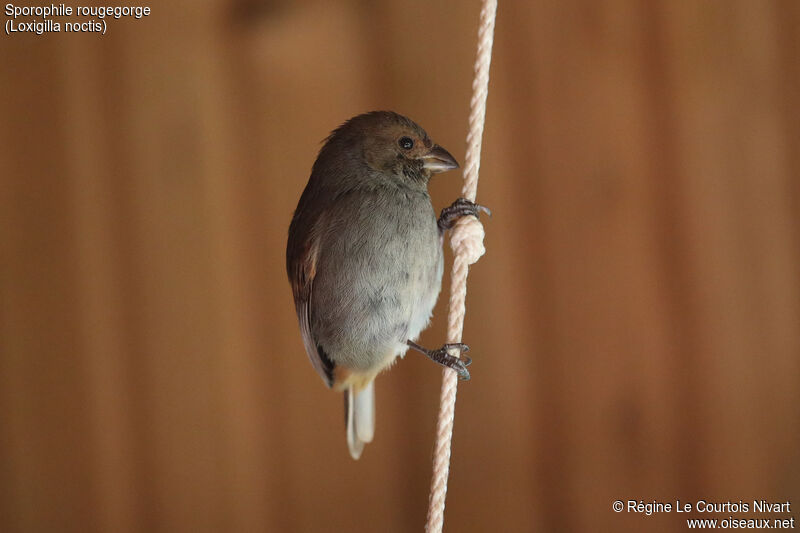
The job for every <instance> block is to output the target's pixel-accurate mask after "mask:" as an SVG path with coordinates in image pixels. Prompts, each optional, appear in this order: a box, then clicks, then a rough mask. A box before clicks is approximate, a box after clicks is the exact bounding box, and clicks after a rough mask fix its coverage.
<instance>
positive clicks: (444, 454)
mask: <svg viewBox="0 0 800 533" xmlns="http://www.w3.org/2000/svg"><path fill="white" fill-rule="evenodd" d="M496 12H497V0H483V5H482V7H481V18H480V25H479V27H478V54H477V58H476V59H475V78H474V80H473V82H472V100H470V111H469V133H468V134H467V155H466V161H465V163H464V187H463V188H462V189H461V195H462V196H463V197H464V198H466V199H468V200H471V201H473V202H474V201H475V195H476V193H477V190H478V170H479V169H480V166H481V141H482V139H483V124H484V121H485V119H486V97H487V96H488V94H489V65H490V64H491V62H492V42H493V40H494V20H495V15H496ZM450 246H451V247H452V248H453V252H454V254H455V258H454V260H453V272H452V275H451V280H450V311H449V314H448V317H447V342H448V343H458V342H461V334H462V333H463V331H464V314H465V313H466V306H465V300H466V297H467V273H468V271H469V265H471V264H472V263H474V262H476V261H477V260H478V259H479V258H480V257H481V256H482V255H483V253H484V252H485V251H486V250H485V248H484V247H483V225H482V224H481V223H480V222H479V221H478V220H477V219H475V218H473V217H465V218H462V219H461V220H459V221H458V222H457V223H456V225H455V227H454V228H453V231H452V234H451V236H450ZM452 355H458V354H457V353H453V354H452ZM457 385H458V376H457V374H456V372H455V371H454V370H452V369H449V368H445V369H444V372H443V374H442V392H441V395H440V398H439V402H440V404H439V421H438V423H437V426H436V448H435V449H434V457H433V478H432V480H431V494H430V501H429V504H428V522H427V524H426V525H425V531H426V532H427V533H440V532H441V531H442V527H443V526H444V503H445V496H446V494H447V476H448V474H449V473H450V442H451V440H452V438H453V422H454V420H455V409H456V387H457Z"/></svg>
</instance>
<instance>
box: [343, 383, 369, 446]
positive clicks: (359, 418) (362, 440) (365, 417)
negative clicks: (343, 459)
mask: <svg viewBox="0 0 800 533" xmlns="http://www.w3.org/2000/svg"><path fill="white" fill-rule="evenodd" d="M374 383H375V382H374V381H370V382H369V385H367V386H366V387H364V388H363V389H361V390H360V391H358V392H356V391H355V389H354V388H353V386H352V385H351V386H349V387H348V388H347V389H345V391H344V416H345V423H346V429H347V447H348V448H349V449H350V455H351V456H352V457H353V459H358V458H359V457H361V452H362V451H364V445H365V444H366V443H368V442H372V437H373V435H374V434H375V385H374Z"/></svg>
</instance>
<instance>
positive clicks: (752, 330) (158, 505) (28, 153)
mask: <svg viewBox="0 0 800 533" xmlns="http://www.w3.org/2000/svg"><path fill="white" fill-rule="evenodd" d="M152 8H153V14H152V15H151V16H150V17H149V18H148V19H145V20H142V21H131V20H128V21H109V31H108V34H107V35H106V36H104V37H100V36H98V35H84V36H75V35H68V34H50V35H43V36H19V35H15V36H11V37H8V36H3V37H2V45H1V46H0V57H2V64H3V68H2V69H0V102H2V107H1V108H0V109H2V112H1V113H0V117H1V118H0V123H1V124H2V126H1V127H0V135H2V137H0V158H1V159H0V165H2V167H0V168H2V171H1V173H0V174H1V175H2V178H0V298H1V300H0V302H1V304H2V305H0V531H3V532H54V531H59V532H67V531H76V532H77V531H80V532H91V531H113V532H138V531H164V532H182V531H186V532H189V531H191V532H203V531H208V532H219V531H237V532H238V531H242V532H244V531H287V532H290V531H303V532H306V531H348V532H357V531H364V532H367V531H387V532H395V531H396V532H401V531H420V530H421V529H422V524H423V523H424V519H425V512H426V505H427V493H428V484H429V476H430V459H431V451H432V446H433V437H434V425H435V418H436V412H437V403H438V387H439V382H440V372H439V371H438V370H437V369H436V368H435V367H434V366H433V365H431V364H430V363H429V362H428V361H425V360H423V358H420V357H415V356H414V355H409V356H408V358H407V359H406V360H404V361H402V362H401V363H400V364H399V365H397V366H396V367H395V368H394V369H393V370H392V371H391V372H390V373H389V374H387V375H385V376H382V377H381V378H380V379H379V381H378V386H377V392H378V411H379V420H378V427H377V436H376V440H375V442H374V443H373V444H372V445H370V446H369V448H368V449H367V450H366V452H365V453H364V456H363V457H362V459H361V460H360V461H358V462H353V461H352V460H350V458H349V457H348V455H347V452H346V447H345V442H344V433H343V427H342V413H341V399H340V398H339V396H338V395H335V394H332V393H330V392H329V391H327V390H325V388H324V387H323V386H322V384H321V382H320V380H319V378H318V377H317V376H316V374H315V373H314V372H313V370H312V369H311V366H310V365H309V364H308V362H307V360H306V356H305V355H304V353H303V349H302V344H301V341H300V336H299V332H298V328H297V325H296V319H295V316H294V311H293V306H292V302H291V295H290V290H289V286H288V283H287V281H286V279H285V273H284V267H283V264H284V259H283V257H284V247H285V238H286V231H287V227H288V223H289V219H290V217H291V213H292V210H293V208H294V206H295V204H296V201H297V199H298V197H299V194H300V192H301V190H302V188H303V186H304V184H305V181H306V179H307V176H308V172H309V170H310V167H311V164H312V162H313V159H314V157H315V155H316V151H317V150H318V148H319V142H320V140H321V139H323V138H324V137H325V136H326V135H327V133H328V132H329V130H330V129H332V128H333V127H335V126H336V125H338V124H339V123H340V122H342V121H343V120H345V119H346V118H348V117H349V116H352V115H354V114H357V113H359V112H363V111H366V110H370V109H381V108H389V109H395V110H397V111H400V112H403V113H406V114H408V115H410V116H411V117H413V118H415V119H416V120H418V121H419V122H420V123H422V124H423V126H424V127H425V128H426V129H427V130H428V132H429V133H430V134H431V135H432V136H433V137H434V138H435V139H436V140H437V141H438V142H439V143H440V144H442V145H443V146H445V147H447V148H448V149H450V150H451V151H452V152H453V153H454V154H457V157H458V158H459V159H463V152H464V148H463V147H464V141H463V138H464V134H465V132H466V128H467V111H468V101H469V95H470V83H471V65H472V61H473V55H474V42H475V32H476V25H477V17H478V9H479V6H478V2H465V3H456V2H441V3H432V2H423V1H421V0H411V1H407V2H388V1H382V2H366V1H361V2H358V1H350V2H322V1H304V2H288V1H264V2H263V3H262V2H257V1H255V0H252V1H244V0H242V1H241V2H230V1H223V0H205V1H203V2H189V1H186V0H184V1H182V2H169V3H167V2H164V3H161V4H159V5H153V6H152ZM799 65H800V4H798V3H797V2H794V1H792V0H785V1H764V2H750V1H746V0H739V1H730V2H711V1H708V2H695V1H689V0H685V1H679V2H625V1H609V2H580V1H570V2H561V1H549V0H548V1H534V2H503V1H502V0H501V2H500V11H499V19H498V23H497V39H496V45H495V58H494V63H493V66H492V85H491V90H490V97H489V107H488V123H487V131H486V137H485V144H484V146H485V152H484V159H483V164H482V167H481V168H482V180H481V184H480V189H479V199H480V201H481V202H482V203H485V204H486V205H488V206H491V207H492V209H493V211H494V213H495V216H494V217H493V218H492V219H490V220H488V221H487V222H486V227H487V233H488V235H487V247H488V250H489V251H488V254H487V255H486V256H485V257H484V258H483V259H482V260H481V261H480V262H479V263H478V264H477V265H476V266H475V267H473V269H472V275H471V277H470V288H469V297H468V314H467V322H466V329H465V339H466V341H467V342H469V343H470V344H471V345H472V354H474V360H475V362H474V365H473V367H472V372H473V380H472V381H471V382H470V383H468V384H463V385H462V386H461V387H460V390H459V402H458V407H457V420H456V428H455V442H454V450H453V463H452V470H451V479H450V492H449V497H448V502H447V512H446V522H445V527H446V529H447V530H448V531H470V532H472V531H475V532H481V531H537V532H539V531H548V532H560V531H579V532H583V531H643V530H647V531H683V530H684V529H685V527H686V526H685V524H684V523H683V522H682V519H680V517H678V516H675V515H662V516H657V517H643V516H636V515H634V516H632V515H627V514H625V513H623V514H616V513H614V512H612V511H611V503H612V501H613V500H616V499H629V498H630V499H643V500H645V501H647V500H653V499H661V500H674V499H676V498H680V499H681V500H687V501H691V500H692V499H697V498H705V499H707V500H710V501H712V500H716V501H727V500H732V501H738V500H739V499H743V500H748V499H753V498H756V499H761V498H765V499H774V500H780V501H785V500H792V501H793V504H794V505H795V506H800V446H799V445H798V444H800V407H799V406H800V277H799V276H798V275H799V274H800V179H799V178H798V176H800V156H799V155H798V154H800V142H799V140H800V111H798V109H799V108H800V66H799ZM458 181H459V176H458V175H457V174H455V173H452V174H449V175H447V174H446V175H443V176H441V177H437V178H436V180H435V182H434V183H433V184H432V187H431V191H432V196H433V198H434V201H435V204H436V206H437V208H441V207H443V206H444V205H446V204H448V203H449V202H450V201H451V200H452V199H453V198H455V197H456V196H457V194H458V190H459V182H458ZM446 286H447V285H446V284H445V287H446ZM442 300H446V298H442ZM441 303H442V302H440V305H439V306H438V307H437V309H436V313H435V316H434V321H433V326H432V327H431V329H430V330H429V331H427V332H426V333H425V334H424V336H423V338H422V340H423V342H424V343H425V344H428V345H436V344H437V343H441V342H442V341H443V339H444V322H445V318H444V317H445V313H446V309H445V307H444V306H443V305H441ZM794 516H795V517H796V518H800V514H797V513H795V515H794Z"/></svg>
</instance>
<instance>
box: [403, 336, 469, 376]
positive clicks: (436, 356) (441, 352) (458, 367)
mask: <svg viewBox="0 0 800 533" xmlns="http://www.w3.org/2000/svg"><path fill="white" fill-rule="evenodd" d="M406 344H408V346H409V347H410V348H412V349H414V350H416V351H418V352H419V353H421V354H425V355H426V356H428V357H429V358H430V360H431V361H433V362H435V363H439V364H440V365H442V366H446V367H447V368H452V369H453V370H455V371H456V373H458V378H459V379H461V380H464V381H469V371H468V370H467V367H468V366H469V364H470V363H471V362H472V359H470V358H469V357H467V356H466V355H462V356H461V357H455V356H452V355H450V354H449V353H447V350H449V349H450V348H458V349H459V350H460V351H461V353H462V354H463V353H465V352H468V351H469V346H467V345H466V344H462V343H460V342H459V343H456V344H445V345H444V346H442V347H441V348H439V349H438V350H428V349H427V348H423V347H422V346H420V345H419V344H417V343H416V342H414V341H406Z"/></svg>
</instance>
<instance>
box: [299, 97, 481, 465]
mask: <svg viewBox="0 0 800 533" xmlns="http://www.w3.org/2000/svg"><path fill="white" fill-rule="evenodd" d="M458 166H459V165H458V162H457V161H456V159H455V158H454V157H453V156H452V155H451V154H450V153H449V152H448V151H447V150H445V149H444V148H442V147H441V146H439V145H438V144H436V143H434V142H433V141H432V140H431V139H430V137H429V136H428V134H427V133H426V132H425V130H424V129H422V128H421V127H420V126H419V125H418V124H417V123H416V122H414V121H412V120H411V119H409V118H407V117H405V116H403V115H400V114H398V113H395V112H392V111H372V112H368V113H364V114H360V115H357V116H355V117H353V118H351V119H349V120H347V121H345V122H344V123H343V124H341V125H340V126H339V127H338V128H336V129H335V130H333V131H332V132H331V134H330V135H329V136H328V137H327V138H326V139H325V141H323V146H322V148H321V149H320V151H319V154H318V156H317V159H316V161H315V162H314V164H313V166H312V170H311V175H310V177H309V180H308V183H307V185H306V187H305V189H304V190H303V193H302V195H301V196H300V199H299V201H298V204H297V208H296V209H295V211H294V215H293V217H292V220H291V223H290V225H289V235H288V240H287V245H286V270H287V274H288V277H289V282H290V285H291V288H292V295H293V297H294V303H295V310H296V312H297V318H298V322H299V326H300V333H301V337H302V340H303V345H304V348H305V351H306V353H307V355H308V358H309V360H310V361H311V364H312V365H313V367H314V369H315V370H316V371H317V373H318V374H319V376H320V377H321V378H322V380H323V382H324V383H325V385H327V386H328V387H329V388H332V389H334V390H337V391H343V392H344V404H345V431H346V437H347V445H348V450H349V452H350V455H351V456H352V458H353V459H358V458H359V457H360V456H361V453H362V451H363V449H364V446H365V444H366V443H368V442H371V441H372V440H373V436H374V432H375V389H374V380H375V378H376V377H377V375H378V374H380V373H381V372H382V371H383V370H385V369H387V368H388V367H390V366H391V365H392V364H393V363H394V362H395V361H396V360H397V359H398V357H400V358H401V357H403V356H404V355H405V353H406V352H407V350H408V349H409V348H411V349H413V350H415V351H418V352H420V353H422V354H424V355H426V356H428V357H429V358H430V359H432V360H433V361H435V362H437V363H439V364H441V365H443V366H446V367H449V368H452V369H453V370H455V371H456V372H457V373H458V376H459V378H460V379H463V380H468V379H469V378H470V374H469V371H468V370H467V365H469V363H470V362H471V360H470V359H469V358H467V357H466V356H461V357H456V356H454V355H450V353H448V352H449V351H451V350H456V351H458V352H460V353H462V354H463V353H464V352H466V351H467V350H468V349H469V346H467V345H466V344H462V343H458V344H445V345H443V346H442V347H441V348H438V349H434V350H429V349H426V348H424V347H422V346H420V345H419V344H417V343H416V340H417V339H418V337H419V335H420V333H421V332H422V331H423V330H424V329H425V328H426V327H427V325H428V323H429V321H430V318H431V315H432V312H433V307H434V305H435V304H436V300H437V298H438V295H439V291H440V289H441V282H442V273H443V269H444V266H443V265H444V260H443V252H442V242H443V236H444V233H445V232H446V231H447V230H449V229H451V228H452V226H453V225H454V224H455V222H456V221H457V220H458V219H459V218H460V217H463V216H475V217H478V215H479V214H480V212H481V211H484V212H486V213H489V214H490V212H489V210H488V209H486V208H485V207H483V206H480V205H477V204H475V203H473V202H471V201H469V200H466V199H464V198H459V199H457V200H456V201H455V202H453V203H452V205H450V206H449V207H446V208H445V209H443V210H442V212H441V214H440V216H439V217H438V218H437V217H436V213H435V211H434V208H433V204H432V203H431V197H430V195H429V194H428V183H429V181H430V179H431V177H432V176H433V175H434V174H438V173H441V172H446V171H448V170H452V169H455V168H458Z"/></svg>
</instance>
